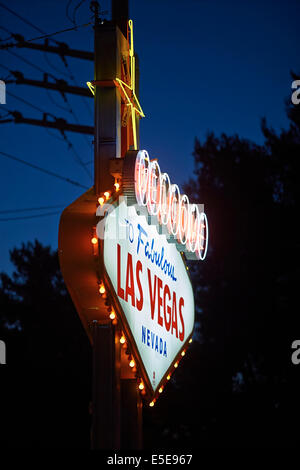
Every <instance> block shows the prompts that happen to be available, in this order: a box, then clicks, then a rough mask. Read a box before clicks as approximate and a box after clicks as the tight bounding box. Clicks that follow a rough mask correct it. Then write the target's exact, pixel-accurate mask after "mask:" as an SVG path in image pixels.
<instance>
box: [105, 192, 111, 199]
mask: <svg viewBox="0 0 300 470" xmlns="http://www.w3.org/2000/svg"><path fill="white" fill-rule="evenodd" d="M104 196H105V199H106V200H107V199H109V198H110V192H109V191H105V193H104Z"/></svg>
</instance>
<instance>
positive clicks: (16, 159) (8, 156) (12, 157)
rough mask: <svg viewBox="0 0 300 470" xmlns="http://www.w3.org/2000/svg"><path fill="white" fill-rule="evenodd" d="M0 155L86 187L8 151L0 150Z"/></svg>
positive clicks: (85, 187)
mask: <svg viewBox="0 0 300 470" xmlns="http://www.w3.org/2000/svg"><path fill="white" fill-rule="evenodd" d="M0 155H3V156H4V157H7V158H10V159H11V160H14V161H16V162H19V163H23V165H27V166H29V167H31V168H34V169H35V170H38V171H41V172H42V173H46V174H47V175H50V176H53V177H54V178H58V179H60V180H63V181H66V182H67V183H70V184H73V185H75V186H79V187H80V188H84V189H88V187H87V186H84V185H82V184H80V183H77V181H74V180H71V179H70V178H66V177H65V176H61V175H58V174H57V173H54V172H53V171H50V170H45V169H44V168H41V167H39V166H37V165H33V164H32V163H29V162H27V161H25V160H22V159H21V158H18V157H14V156H13V155H10V154H9V153H6V152H2V151H1V150H0Z"/></svg>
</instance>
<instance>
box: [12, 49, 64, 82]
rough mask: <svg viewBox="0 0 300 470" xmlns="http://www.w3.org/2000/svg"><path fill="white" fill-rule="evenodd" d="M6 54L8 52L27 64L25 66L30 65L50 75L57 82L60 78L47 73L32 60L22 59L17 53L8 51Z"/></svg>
mask: <svg viewBox="0 0 300 470" xmlns="http://www.w3.org/2000/svg"><path fill="white" fill-rule="evenodd" d="M6 52H8V53H9V54H11V55H13V56H15V57H17V58H18V59H20V60H22V61H23V62H25V64H27V65H30V66H31V67H33V68H34V69H36V70H38V71H39V72H42V73H46V74H47V75H49V77H51V78H53V79H54V80H55V81H56V82H57V81H58V78H57V77H55V75H53V74H52V73H51V72H46V71H45V70H44V69H42V68H41V67H39V66H38V65H35V64H33V63H32V62H30V60H28V59H24V57H22V56H21V55H19V54H16V53H15V52H12V51H6Z"/></svg>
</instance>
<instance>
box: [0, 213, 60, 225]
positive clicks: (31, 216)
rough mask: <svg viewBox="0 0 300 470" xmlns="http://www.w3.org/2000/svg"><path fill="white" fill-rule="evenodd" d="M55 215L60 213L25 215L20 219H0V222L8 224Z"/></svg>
mask: <svg viewBox="0 0 300 470" xmlns="http://www.w3.org/2000/svg"><path fill="white" fill-rule="evenodd" d="M57 214H60V211H56V212H47V213H46V214H37V215H25V216H21V217H6V218H4V219H0V222H8V221H11V220H24V219H37V218H39V217H48V216H49V215H57Z"/></svg>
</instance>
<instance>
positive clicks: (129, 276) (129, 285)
mask: <svg viewBox="0 0 300 470" xmlns="http://www.w3.org/2000/svg"><path fill="white" fill-rule="evenodd" d="M129 295H130V297H131V305H132V306H133V307H135V295H134V279H133V268H132V256H131V254H130V253H128V258H127V270H126V291H125V300H126V302H128V296H129Z"/></svg>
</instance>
